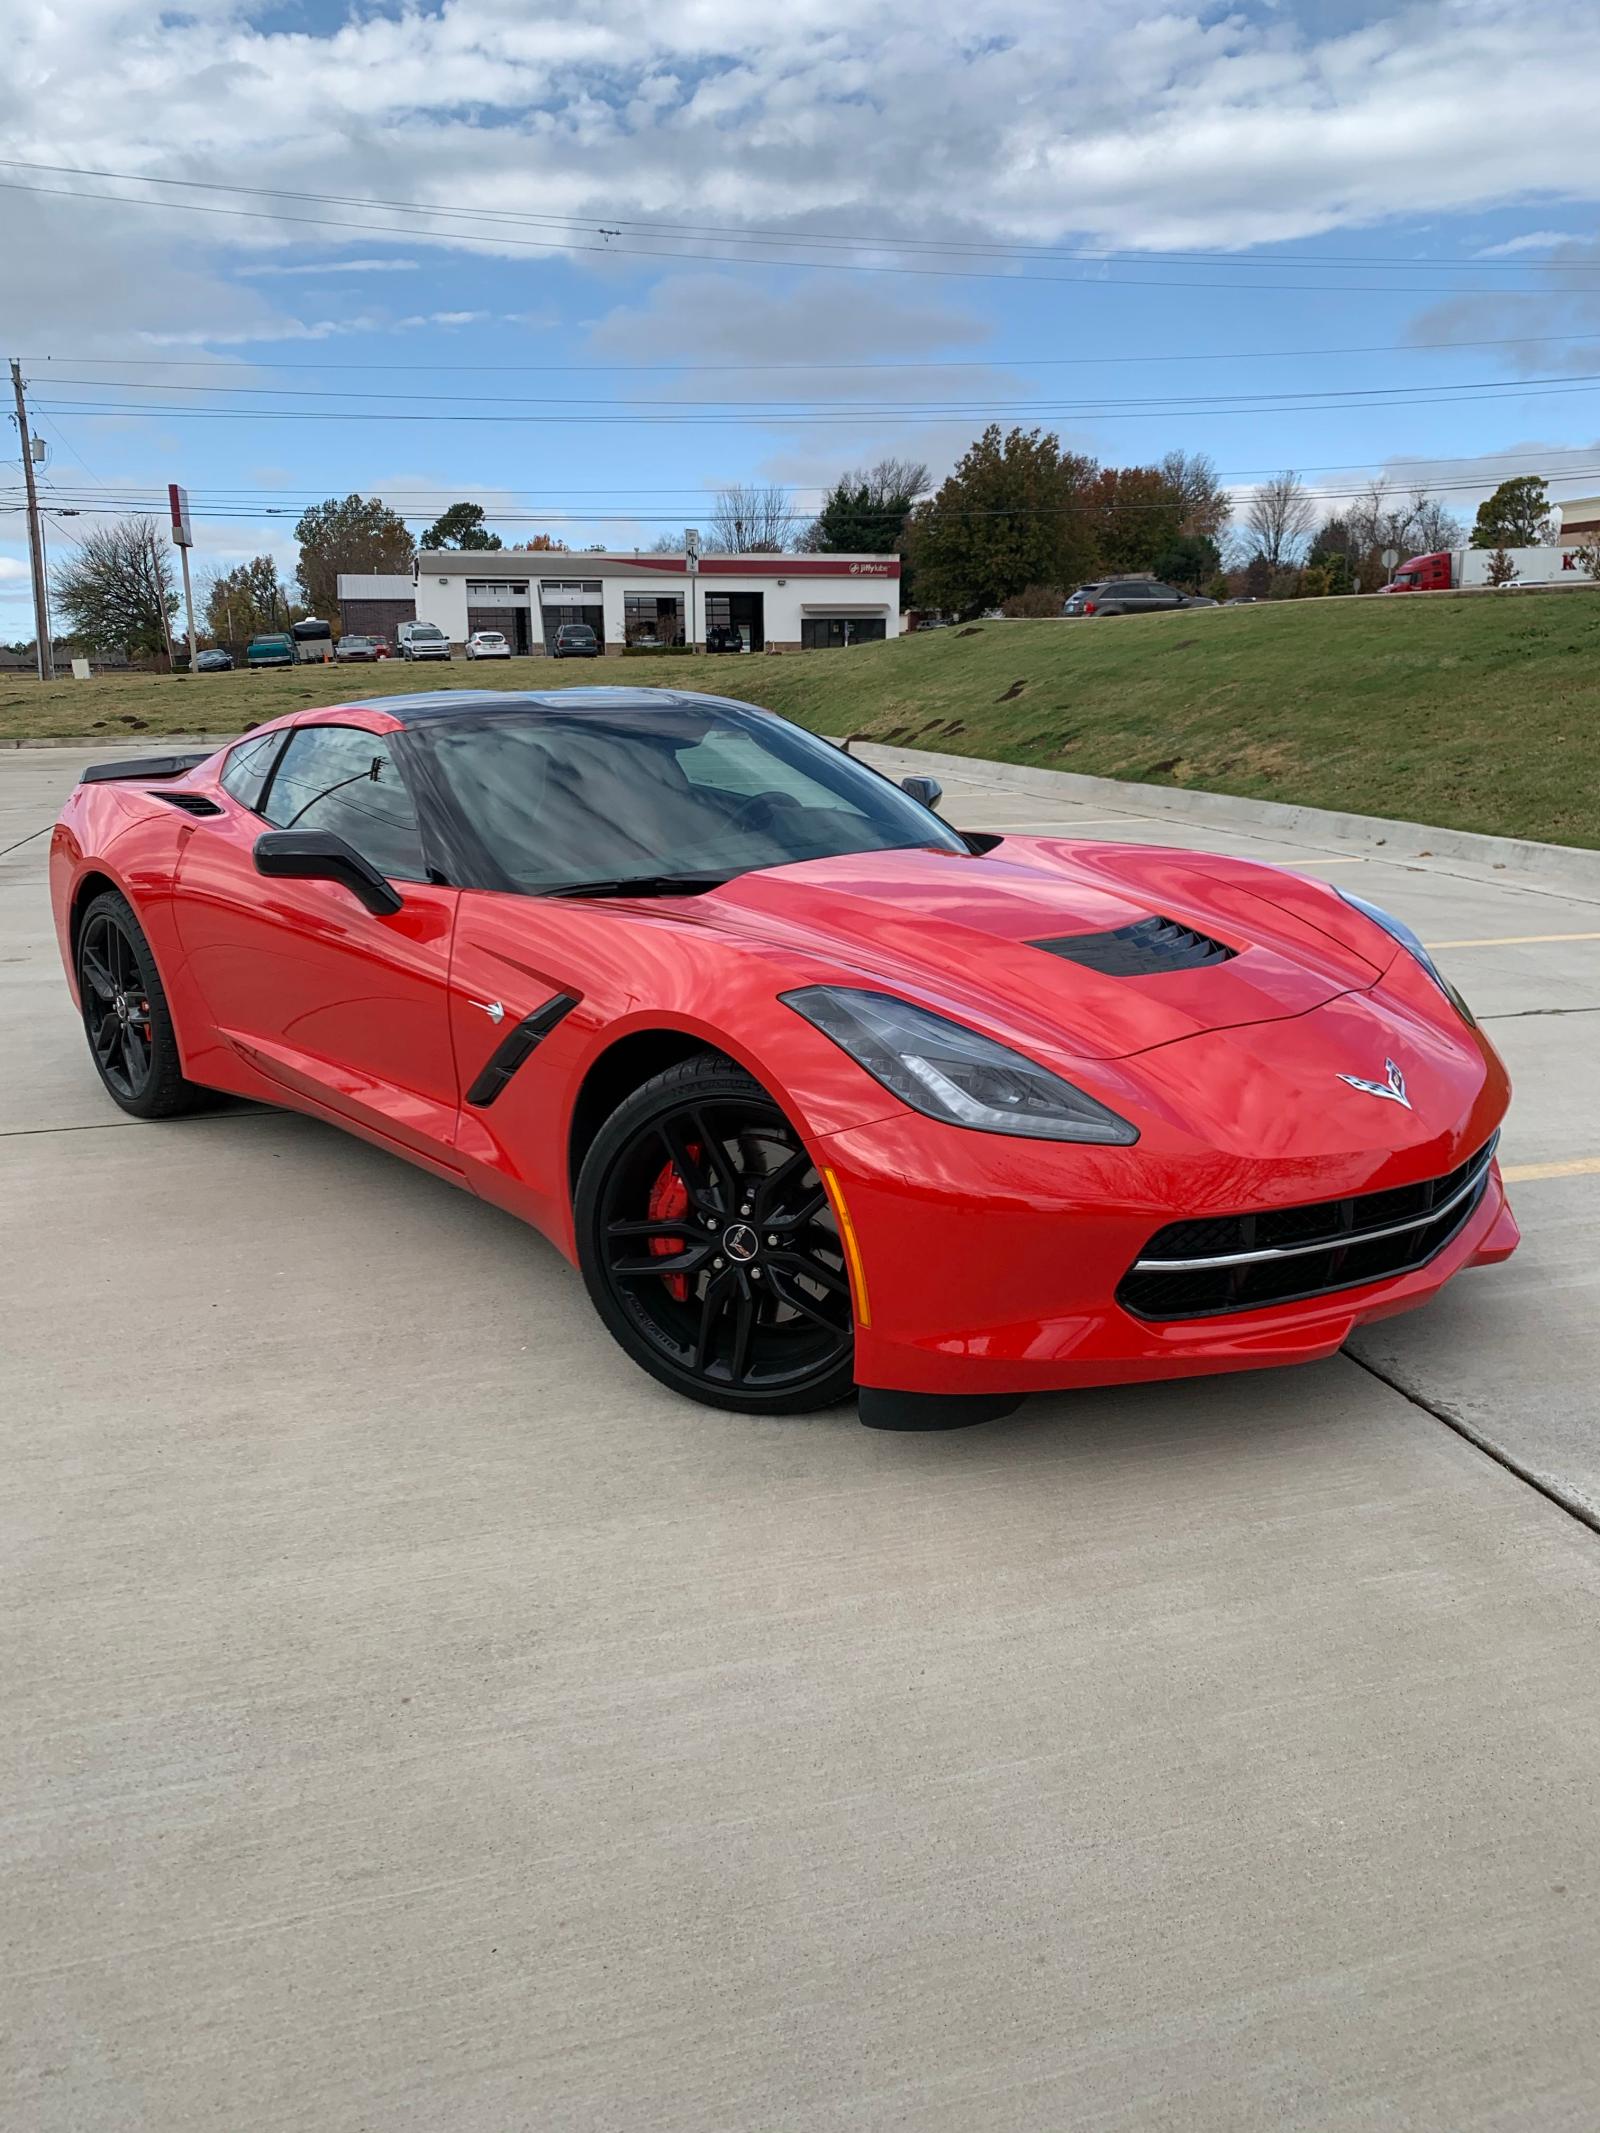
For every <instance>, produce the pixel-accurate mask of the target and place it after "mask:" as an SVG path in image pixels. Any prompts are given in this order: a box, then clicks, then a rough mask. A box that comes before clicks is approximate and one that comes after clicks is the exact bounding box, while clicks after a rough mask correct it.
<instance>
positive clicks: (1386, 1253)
mask: <svg viewBox="0 0 1600 2133" xmlns="http://www.w3.org/2000/svg"><path fill="white" fill-rule="evenodd" d="M1498 1139H1499V1135H1498V1134H1496V1135H1495V1136H1494V1138H1493V1139H1491V1140H1490V1141H1488V1142H1487V1143H1486V1144H1485V1145H1484V1146H1483V1147H1482V1148H1480V1149H1479V1150H1478V1152H1477V1154H1476V1155H1474V1156H1471V1157H1469V1158H1468V1160H1467V1161H1466V1162H1464V1163H1460V1164H1458V1165H1457V1166H1456V1168H1455V1169H1454V1170H1452V1171H1450V1172H1448V1173H1447V1174H1446V1175H1445V1176H1444V1177H1441V1178H1428V1179H1424V1180H1423V1182H1422V1183H1420V1184H1417V1185H1402V1186H1397V1187H1394V1188H1393V1189H1391V1190H1389V1191H1387V1192H1369V1193H1362V1194H1358V1195H1357V1196H1355V1197H1354V1198H1351V1199H1345V1200H1322V1201H1318V1202H1315V1203H1313V1204H1312V1205H1311V1206H1308V1207H1275V1208H1268V1209H1264V1210H1263V1211H1262V1212H1261V1213H1259V1214H1254V1215H1219V1216H1206V1217H1202V1218H1201V1219H1199V1220H1197V1221H1192V1222H1172V1223H1169V1224H1168V1225H1167V1227H1166V1228H1165V1229H1163V1230H1159V1231H1158V1232H1157V1233H1156V1235H1155V1236H1154V1237H1152V1238H1151V1240H1150V1242H1149V1243H1148V1244H1147V1245H1146V1246H1145V1248H1144V1250H1143V1252H1142V1253H1141V1254H1140V1255H1139V1257H1138V1258H1137V1259H1136V1260H1135V1261H1134V1263H1133V1265H1132V1266H1131V1267H1130V1268H1129V1269H1128V1271H1127V1273H1126V1274H1124V1275H1123V1277H1122V1280H1121V1282H1120V1283H1119V1285H1118V1288H1117V1301H1118V1303H1119V1304H1121V1305H1122V1307H1123V1309H1124V1310H1125V1311H1131V1312H1132V1313H1133V1315H1134V1316H1135V1317H1136V1318H1152V1319H1168V1318H1216V1317H1218V1316H1220V1315H1222V1314H1223V1313H1226V1312H1230V1311H1257V1310H1260V1309H1262V1308H1263V1307H1264V1306H1266V1305H1269V1304H1280V1303H1299V1302H1301V1301H1303V1300H1304V1299H1306V1298H1307V1297H1312V1296H1325V1295H1327V1294H1329V1293H1330V1292H1332V1291H1335V1290H1338V1289H1356V1288H1361V1287H1362V1286H1364V1284H1366V1283H1367V1282H1371V1281H1388V1280H1391V1279H1393V1277H1394V1276H1396V1275H1398V1274H1409V1273H1412V1272H1414V1271H1415V1270H1416V1268H1418V1267H1420V1266H1426V1265H1427V1263H1428V1261H1429V1260H1430V1259H1431V1258H1433V1256H1434V1255H1435V1253H1437V1252H1440V1251H1442V1250H1443V1249H1444V1247H1445V1246H1446V1245H1447V1244H1448V1243H1449V1242H1450V1240H1451V1238H1452V1237H1454V1236H1455V1235H1456V1233H1457V1231H1458V1230H1460V1229H1461V1227H1462V1225H1463V1224H1464V1223H1466V1222H1467V1221H1468V1220H1469V1219H1470V1218H1471V1215H1472V1212H1473V1210H1474V1209H1475V1208H1476V1207H1477V1205H1478V1202H1479V1201H1480V1200H1481V1199H1482V1198H1483V1192H1484V1187H1485V1185H1486V1183H1487V1182H1488V1177H1489V1165H1490V1163H1491V1161H1492V1160H1493V1157H1494V1150H1495V1142H1496V1141H1497V1140H1498Z"/></svg>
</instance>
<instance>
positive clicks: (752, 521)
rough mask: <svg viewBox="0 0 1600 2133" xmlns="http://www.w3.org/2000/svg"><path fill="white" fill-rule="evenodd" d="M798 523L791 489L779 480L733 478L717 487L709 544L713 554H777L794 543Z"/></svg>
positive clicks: (708, 546) (709, 549) (712, 510)
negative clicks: (778, 482) (742, 479)
mask: <svg viewBox="0 0 1600 2133" xmlns="http://www.w3.org/2000/svg"><path fill="white" fill-rule="evenodd" d="M797 523H798V522H797V519H796V514H795V509H794V506H793V505H792V504H791V503H790V501H789V495H788V491H787V490H786V489H783V488H781V487H780V486H779V485H778V484H777V483H776V482H734V483H732V484H731V485H730V486H729V487H728V488H726V489H719V490H718V491H717V500H716V502H715V504H714V505H713V506H712V509H711V535H710V538H709V540H708V541H707V542H706V547H707V549H708V551H709V552H710V553H712V554H717V553H721V554H723V555H769V554H778V553H781V552H782V551H783V550H784V549H786V548H788V547H789V546H790V545H791V544H792V542H793V540H794V536H795V528H796V525H797Z"/></svg>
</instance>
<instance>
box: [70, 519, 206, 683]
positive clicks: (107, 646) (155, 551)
mask: <svg viewBox="0 0 1600 2133" xmlns="http://www.w3.org/2000/svg"><path fill="white" fill-rule="evenodd" d="M51 593H52V597H53V599H54V601H55V605H56V612H57V613H58V614H59V615H60V616H61V617H62V618H63V619H64V620H65V621H66V622H67V624H68V625H69V628H70V632H71V634H72V635H73V636H74V637H76V638H78V639H79V640H80V641H81V642H82V643H83V644H85V645H87V646H88V648H89V650H90V651H91V652H102V653H104V652H126V653H127V654H128V655H129V656H130V657H137V656H139V655H141V654H143V655H149V654H153V653H156V652H162V651H166V650H167V649H168V647H169V642H170V631H171V627H172V617H173V615H174V614H175V613H176V611H177V606H178V595H177V590H176V588H175V586H174V584H173V580H172V550H171V549H170V548H169V547H168V545H167V542H166V540H165V539H164V537H163V536H162V534H161V532H160V531H159V529H158V528H157V526H156V523H155V521H154V520H153V519H148V518H121V519H114V520H112V521H111V522H110V523H109V524H106V525H100V526H95V527H93V528H92V529H91V530H90V531H89V532H87V533H85V534H83V535H82V536H81V537H80V538H79V539H78V541H77V542H76V544H75V545H74V548H73V550H72V553H71V554H70V555H69V556H68V557H67V558H66V559H65V561H63V562H60V563H58V564H57V565H56V568H55V572H54V576H53V578H52V582H51Z"/></svg>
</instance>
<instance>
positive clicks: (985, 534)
mask: <svg viewBox="0 0 1600 2133" xmlns="http://www.w3.org/2000/svg"><path fill="white" fill-rule="evenodd" d="M1095 472H1096V468H1095V463H1094V461H1093V460H1092V459H1085V458H1083V457H1082V456H1081V455H1080V454H1078V453H1076V452H1066V451H1063V450H1062V447H1061V440H1060V438H1059V437H1053V436H1050V435H1049V434H1048V433H1047V432H1045V431H1043V430H1036V429H1035V430H1021V429H1014V430H1010V431H1008V432H1005V433H1002V431H1001V428H1000V425H999V424H998V423H997V422H995V423H991V424H990V425H989V427H988V428H987V429H986V430H985V431H984V433H983V435H982V436H981V437H979V438H978V439H976V441H975V442H974V443H972V444H970V445H969V446H968V447H967V449H966V451H965V452H964V453H963V454H962V456H961V459H960V461H959V463H958V465H957V467H956V470H955V472H954V473H953V474H951V475H950V476H949V477H948V479H947V480H945V481H944V482H942V483H941V484H940V487H939V489H938V491H937V492H936V494H934V495H933V496H931V497H928V498H926V499H924V501H923V502H921V503H919V504H917V505H916V507H915V508H914V509H913V511H912V513H911V516H910V518H909V519H908V520H907V522H906V533H905V540H906V553H907V555H908V557H909V558H910V561H911V563H912V565H913V567H914V569H915V571H916V573H917V598H918V600H919V602H920V603H922V604H924V605H926V606H928V607H936V608H941V609H945V610H947V611H949V612H950V613H952V614H958V615H974V614H978V613H980V612H981V611H982V610H983V609H984V608H986V607H996V606H998V605H999V604H1000V603H1001V602H1002V601H1003V600H1009V599H1011V598H1012V597H1013V596H1014V595H1016V594H1018V593H1022V592H1025V591H1026V590H1027V588H1028V587H1029V586H1030V585H1064V586H1065V585H1078V584H1081V583H1082V582H1083V580H1084V578H1085V577H1087V576H1088V575H1089V572H1090V569H1091V568H1092V565H1093V562H1094V543H1093V538H1092V535H1091V533H1090V529H1089V522H1088V511H1087V501H1086V500H1087V495H1088V490H1089V485H1090V483H1091V482H1092V480H1093V478H1094V475H1095Z"/></svg>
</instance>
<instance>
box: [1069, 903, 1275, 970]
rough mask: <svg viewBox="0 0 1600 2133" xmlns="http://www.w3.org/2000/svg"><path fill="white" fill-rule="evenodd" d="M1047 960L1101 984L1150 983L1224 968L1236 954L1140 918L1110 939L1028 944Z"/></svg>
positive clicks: (1173, 925)
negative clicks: (1168, 975)
mask: <svg viewBox="0 0 1600 2133" xmlns="http://www.w3.org/2000/svg"><path fill="white" fill-rule="evenodd" d="M1028 945H1029V947H1030V948H1042V949H1043V950H1044V951H1045V953H1046V954H1047V955H1059V956H1061V957H1062V958H1063V959H1064V960H1065V961H1066V962H1069V963H1078V964H1081V965H1082V967H1083V968H1084V969H1085V970H1094V971H1098V972H1099V974H1100V976H1101V977H1103V978H1149V977H1156V976H1159V975H1160V973H1161V972H1162V971H1164V970H1201V969H1204V968H1205V967H1206V965H1207V964H1210V963H1226V962H1228V961H1230V960H1231V959H1232V958H1233V957H1234V956H1236V955H1237V954H1238V952H1239V951H1238V949H1237V948H1230V947H1228V946H1227V945H1226V943H1225V942H1223V941H1214V940H1213V939H1212V938H1211V936H1210V934H1209V933H1197V932H1196V931H1195V930H1194V928H1193V927H1192V926H1185V925H1182V924H1180V923H1179V921H1178V920H1177V919H1175V918H1161V917H1159V916H1158V917H1155V918H1140V919H1135V921H1134V922H1133V924H1132V925H1131V926H1118V927H1116V928H1115V929H1114V930H1113V931H1112V932H1110V933H1064V934H1062V935H1061V936H1060V937H1059V939H1056V940H1050V941H1030V942H1029V943H1028Z"/></svg>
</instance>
